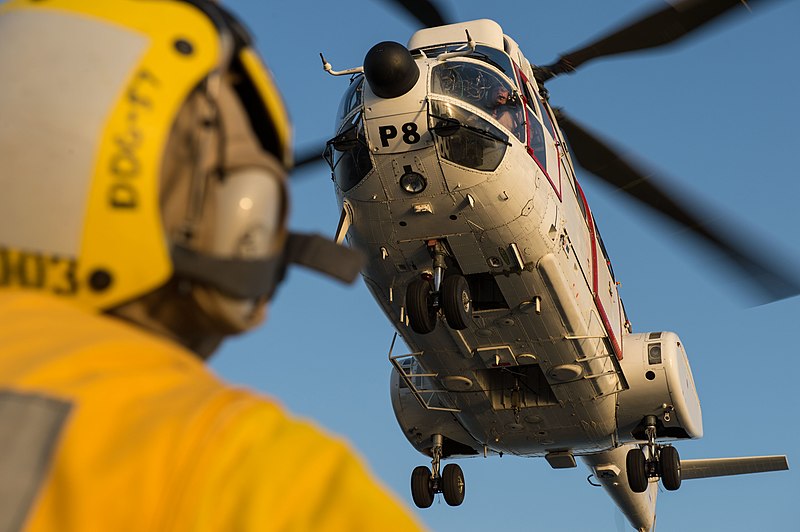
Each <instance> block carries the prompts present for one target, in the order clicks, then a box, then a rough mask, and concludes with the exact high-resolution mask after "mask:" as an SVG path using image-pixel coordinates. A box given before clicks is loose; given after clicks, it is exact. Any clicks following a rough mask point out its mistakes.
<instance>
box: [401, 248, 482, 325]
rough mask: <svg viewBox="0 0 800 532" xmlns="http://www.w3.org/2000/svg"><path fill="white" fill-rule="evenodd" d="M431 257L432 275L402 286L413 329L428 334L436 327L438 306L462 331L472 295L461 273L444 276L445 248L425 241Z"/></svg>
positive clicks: (450, 321) (469, 312) (467, 321)
mask: <svg viewBox="0 0 800 532" xmlns="http://www.w3.org/2000/svg"><path fill="white" fill-rule="evenodd" d="M428 249H429V250H430V252H431V256H432V257H433V276H431V275H430V274H427V275H423V276H422V277H420V278H418V279H415V280H413V281H411V282H410V283H409V284H408V287H407V288H406V311H407V312H408V321H409V324H410V325H411V328H412V329H413V330H414V332H416V333H419V334H428V333H429V332H432V331H433V330H434V329H435V328H436V315H437V313H438V312H439V309H441V310H442V312H443V313H444V317H445V319H446V320H447V324H448V325H449V326H450V328H451V329H457V330H463V329H466V328H467V327H468V326H469V321H470V320H471V319H472V297H471V296H470V292H469V284H468V283H467V280H466V279H465V278H464V276H463V275H460V274H457V273H454V274H450V275H448V276H446V277H445V275H444V271H445V269H446V268H447V265H446V263H445V257H446V255H447V251H446V250H445V247H444V244H442V243H441V242H439V241H438V240H431V241H429V242H428Z"/></svg>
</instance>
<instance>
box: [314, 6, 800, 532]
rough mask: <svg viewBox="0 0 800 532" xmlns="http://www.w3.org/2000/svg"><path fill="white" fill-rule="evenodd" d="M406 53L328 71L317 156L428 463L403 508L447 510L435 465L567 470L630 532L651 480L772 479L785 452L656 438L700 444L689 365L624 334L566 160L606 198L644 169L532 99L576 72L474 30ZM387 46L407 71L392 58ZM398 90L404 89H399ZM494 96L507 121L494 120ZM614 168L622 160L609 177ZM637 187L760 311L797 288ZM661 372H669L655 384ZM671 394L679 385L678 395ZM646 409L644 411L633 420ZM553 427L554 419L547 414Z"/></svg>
mask: <svg viewBox="0 0 800 532" xmlns="http://www.w3.org/2000/svg"><path fill="white" fill-rule="evenodd" d="M687 4H696V5H700V4H706V3H703V2H688V3H687ZM728 4H730V5H728V6H727V7H728V8H730V7H733V5H734V4H738V3H736V2H728ZM658 23H659V24H663V20H661V19H658ZM640 31H641V30H640ZM593 47H595V46H594V45H593ZM401 48H405V54H408V56H407V57H406V56H403V50H399V49H398V48H397V47H394V46H384V47H383V49H379V50H378V51H377V52H375V54H373V52H372V51H371V52H370V53H368V55H367V58H365V61H364V70H365V71H366V72H364V73H363V74H362V73H361V72H359V71H357V70H358V69H353V70H349V71H344V72H339V73H340V74H347V75H351V76H353V78H352V81H351V84H350V87H349V88H348V90H347V92H346V93H345V97H344V98H343V101H342V105H341V106H340V111H339V113H338V117H337V121H338V122H339V125H338V128H337V132H336V133H337V134H336V136H335V137H334V138H333V139H331V141H330V142H329V144H328V150H327V158H328V159H329V162H330V163H331V165H332V166H333V174H334V180H335V183H336V189H337V195H338V197H339V200H340V203H341V205H342V217H341V220H340V228H339V231H338V237H339V238H342V237H343V236H344V235H345V234H346V235H347V238H348V239H349V240H350V242H351V244H352V245H354V246H355V247H359V248H361V249H363V250H365V251H367V253H368V256H369V258H370V263H369V265H368V267H367V269H366V270H365V272H364V277H365V280H366V282H367V285H368V286H369V288H370V290H371V291H372V293H373V295H374V296H375V299H376V300H377V301H378V302H379V303H380V304H381V306H382V308H383V310H384V312H385V313H386V314H387V316H389V318H390V320H391V321H392V323H394V324H395V325H396V326H397V329H398V332H399V333H400V335H401V336H402V337H403V339H404V340H405V342H406V344H407V345H409V346H411V347H412V349H414V353H412V354H411V355H408V356H406V355H401V356H396V355H392V356H391V360H392V362H393V365H394V368H395V371H394V373H393V382H392V390H393V395H392V399H393V403H394V406H395V412H396V414H397V417H398V421H400V425H401V427H403V429H404V432H405V433H406V435H407V437H408V438H409V441H410V442H411V443H412V445H414V446H415V447H416V448H417V449H418V450H420V451H422V452H423V453H425V454H428V455H430V456H431V458H432V471H431V470H427V467H424V469H425V470H426V471H423V470H422V469H419V468H418V469H417V470H415V473H414V474H412V495H413V497H414V500H415V502H417V504H418V505H420V506H424V505H426V504H427V505H429V504H430V502H429V501H430V500H432V493H433V492H438V491H441V492H442V493H443V495H444V497H445V500H446V501H447V502H448V503H454V504H457V503H460V500H459V498H460V497H462V496H463V486H464V483H463V474H461V472H460V469H456V468H453V467H449V466H451V465H455V464H448V465H447V466H445V467H444V468H442V470H441V471H438V470H439V467H440V465H441V461H442V460H443V459H444V458H452V457H457V456H461V455H480V454H501V453H507V454H519V455H525V456H544V457H545V458H546V459H547V461H548V462H549V463H550V465H551V466H553V467H555V468H561V467H572V466H574V465H575V460H574V457H576V456H580V457H582V458H583V459H584V461H586V462H587V463H588V464H589V465H590V468H591V469H592V470H593V472H594V475H595V478H596V479H597V481H598V482H599V483H600V484H602V485H604V486H606V487H607V488H608V489H609V491H610V493H611V494H612V497H613V498H615V500H616V501H617V502H618V504H620V506H621V507H622V509H623V512H624V513H625V514H626V515H627V516H628V518H629V520H630V521H631V523H632V524H633V525H634V527H636V528H639V529H649V528H650V527H651V526H652V520H653V515H654V510H653V508H652V506H653V505H654V499H655V497H654V493H655V492H654V489H655V486H657V484H656V483H655V482H654V481H655V480H656V479H657V478H659V477H660V478H661V480H662V484H663V485H664V487H665V488H667V489H668V490H672V489H677V486H679V485H680V480H681V478H684V479H685V478H701V477H703V476H706V475H708V476H711V474H712V473H711V472H712V471H715V470H716V471H717V473H718V472H719V471H721V470H722V469H725V470H726V471H727V472H729V473H730V472H733V471H735V470H736V468H735V467H733V466H734V465H738V466H741V468H740V469H739V470H738V471H739V472H751V471H755V470H777V469H784V468H785V467H786V460H785V457H764V458H760V459H737V460H736V461H734V462H730V461H729V462H709V461H687V460H680V459H679V458H678V457H677V453H676V451H675V448H674V447H673V446H671V445H664V444H663V443H662V442H663V441H665V440H681V439H691V438H694V437H699V436H701V435H702V420H701V416H700V411H699V401H698V400H697V396H696V392H695V390H694V386H693V383H692V382H691V380H692V379H691V371H690V370H689V369H688V360H687V358H686V356H685V351H684V349H683V345H682V343H681V342H680V339H679V338H678V337H677V335H674V334H673V333H667V332H664V331H654V332H648V333H633V331H632V329H631V326H630V325H629V321H628V319H627V313H626V312H625V309H624V307H623V306H622V304H621V301H620V299H619V294H618V291H617V288H616V279H615V277H614V274H613V270H611V268H610V260H609V258H608V254H607V253H606V251H605V249H604V246H603V244H602V239H601V238H600V236H599V230H598V229H597V223H596V220H595V219H594V216H593V213H592V211H591V209H589V206H588V203H587V202H586V200H585V196H584V194H583V192H582V189H581V188H580V184H579V183H578V182H577V180H576V179H575V170H574V168H575V166H574V163H573V158H574V159H575V161H576V162H577V163H578V164H579V165H580V166H582V167H584V168H585V169H589V170H590V171H592V170H593V173H595V174H596V175H598V174H599V175H600V177H605V176H607V175H609V174H611V175H612V177H613V176H622V179H623V181H622V182H621V183H620V182H618V183H617V186H619V187H620V188H622V187H624V186H627V187H628V188H627V190H635V189H636V187H631V186H629V185H630V183H631V182H636V181H637V180H638V179H640V177H641V175H642V174H641V172H637V171H636V169H635V168H631V167H630V165H628V164H627V163H626V162H625V161H622V160H621V159H620V158H619V157H616V156H614V154H613V152H612V151H611V150H610V149H609V148H608V147H607V146H604V145H603V143H602V141H600V140H599V139H597V137H596V136H594V135H593V134H592V133H591V132H589V131H587V130H586V129H584V128H583V127H581V126H580V125H579V124H578V123H577V122H575V121H574V120H572V119H570V118H569V117H568V116H567V115H566V114H565V113H564V112H563V111H561V110H555V109H553V108H551V107H550V105H549V99H548V95H547V93H546V89H545V88H544V87H543V84H544V82H545V81H547V80H548V79H549V78H550V77H552V76H553V75H554V74H558V73H563V72H566V71H570V70H572V69H574V68H577V67H578V66H580V64H581V63H582V62H585V61H586V60H587V59H585V58H581V57H580V54H568V56H566V57H567V60H566V61H563V62H559V63H556V64H554V65H551V66H549V67H536V66H535V65H531V64H530V63H528V62H527V60H526V59H525V57H524V56H522V54H521V52H520V51H519V47H518V46H517V45H516V43H515V42H514V41H513V40H512V39H511V38H510V37H508V36H506V35H504V34H503V32H502V29H500V28H499V26H498V25H496V24H494V23H492V22H491V21H487V20H481V21H475V22H470V23H462V24H456V25H445V26H444V27H442V26H438V27H436V26H435V27H433V28H431V29H430V30H421V32H418V33H417V34H415V35H414V36H412V39H411V41H409V44H408V47H402V46H401ZM586 48H590V47H586ZM373 50H375V49H373ZM385 50H388V51H385ZM408 50H411V51H410V52H409V51H408ZM395 51H399V52H398V53H399V55H400V56H403V57H405V59H403V58H401V59H398V60H396V61H395V59H394V58H395ZM604 53H610V52H608V51H606V52H604ZM370 54H373V55H370ZM381 54H386V55H381ZM599 55H604V54H599ZM386 57H389V58H390V59H386ZM409 57H410V58H411V62H410V63H409V61H408V58H409ZM323 61H324V60H323ZM403 61H405V65H406V66H405V67H401V68H399V69H398V70H399V71H400V73H399V74H397V76H398V77H397V78H394V79H390V80H389V81H388V82H386V83H384V85H385V87H382V86H381V85H382V82H383V81H385V80H382V79H372V78H370V68H369V65H370V64H377V65H380V64H381V63H382V62H392V63H400V64H401V65H402V63H403ZM409 64H412V65H414V66H415V68H416V69H417V71H418V77H416V76H415V75H414V68H410V67H408V65H409ZM565 65H566V66H565ZM326 70H329V71H331V72H333V69H332V67H330V66H326ZM373 70H374V69H373ZM377 70H378V72H379V74H380V73H381V68H380V66H378V68H377ZM384 70H386V69H384ZM409 72H411V74H409ZM415 77H416V79H413V80H412V78H415ZM390 78H391V76H390ZM398 79H399V81H398ZM420 80H421V81H420ZM397 86H404V88H405V90H406V92H404V93H402V94H393V93H392V92H391V91H392V90H395V89H396V87H397ZM498 86H501V87H503V86H504V88H505V89H506V90H505V91H500V92H505V93H506V94H507V96H506V97H505V99H506V102H505V103H504V106H505V107H506V110H507V111H508V114H511V115H513V120H511V121H509V122H508V124H510V125H508V124H505V123H503V122H502V121H501V119H500V118H499V117H498V116H497V115H495V114H493V112H492V111H491V110H490V108H489V105H490V100H491V99H492V98H494V96H493V92H495V89H496V87H498ZM385 90H388V91H389V92H385ZM379 92H382V94H378V93H379ZM404 106H406V107H404ZM573 152H574V153H573ZM609 152H611V153H610V155H609ZM587 156H588V157H587ZM592 156H594V157H595V159H597V158H600V159H601V161H600V162H599V163H598V162H596V160H595V161H593V160H592ZM611 156H614V157H611ZM609 159H610V160H611V161H612V162H614V163H617V165H616V166H612V168H611V169H610V170H609V169H606V170H603V168H602V167H603V166H604V165H605V166H608V161H609ZM620 162H621V163H622V164H620ZM337 170H338V173H337ZM604 174H605V175H604ZM371 179H372V180H373V183H372V186H370V184H369V183H370V180H371ZM470 179H472V181H470ZM626 180H627V181H626ZM641 182H642V183H644V185H640V186H641V187H643V189H645V190H644V191H642V189H640V191H639V192H638V193H637V192H634V193H632V194H631V195H632V196H634V197H636V198H637V199H640V200H641V201H647V199H646V198H647V197H648V194H649V195H650V196H653V197H655V199H654V200H653V201H651V204H653V205H651V206H653V207H655V208H660V209H661V211H662V213H664V214H667V215H668V216H671V217H672V218H673V219H679V220H678V221H679V223H682V224H683V225H684V226H685V227H690V228H692V229H693V230H694V231H695V232H696V233H698V234H699V235H700V237H701V238H703V239H705V240H706V241H708V242H710V243H711V244H712V245H714V246H715V247H716V248H717V249H718V250H720V251H722V252H723V253H725V254H727V255H728V256H730V257H732V258H733V259H734V260H735V261H736V263H737V264H738V265H739V266H740V267H741V268H742V269H744V270H745V271H747V272H748V273H749V274H751V275H752V276H753V277H755V278H757V279H759V280H761V282H762V288H763V289H764V290H765V291H766V293H767V297H771V298H773V299H777V298H782V297H788V296H791V295H794V294H795V293H797V285H796V284H795V283H794V282H793V281H791V280H787V279H784V278H783V277H782V276H781V275H779V274H776V273H775V272H773V271H772V269H771V268H770V267H769V266H768V265H766V266H765V265H764V264H761V263H759V261H755V260H752V259H750V258H749V257H748V255H747V253H744V252H742V251H741V249H740V248H738V247H737V246H735V245H731V243H730V239H729V238H728V239H726V238H725V237H724V236H721V235H720V234H718V233H715V232H713V231H710V230H708V229H707V228H705V227H704V226H703V224H702V223H700V222H699V221H698V220H696V219H693V218H691V217H689V216H690V214H689V213H688V212H687V211H686V210H684V209H681V208H680V205H679V203H678V202H676V201H675V200H673V199H672V198H670V197H669V196H668V195H667V194H666V193H664V192H663V191H662V190H660V189H659V188H657V187H653V186H648V185H652V180H641ZM481 187H483V188H484V190H481ZM642 198H645V199H642ZM537 202H538V203H537ZM382 209H383V211H382ZM665 211H666V212H665ZM681 218H683V220H681ZM531 220H535V222H534V223H533V224H530V223H529V222H530V221H531ZM503 234H504V235H505V236H500V235H503ZM509 235H510V236H509ZM537 239H538V240H537ZM526 244H527V245H526ZM537 246H539V247H537ZM541 249H544V251H541ZM570 275H571V277H568V276H570ZM570 302H572V303H575V305H572V307H570V305H569V303H570ZM548 320H549V321H548ZM542 331H544V332H542ZM553 331H555V332H553ZM651 348H652V349H651ZM651 351H652V352H651ZM655 360H661V362H651V361H655ZM650 366H653V367H650ZM662 366H663V368H666V367H669V368H671V371H675V372H676V373H673V374H672V376H670V375H669V371H667V372H666V373H665V374H664V375H663V376H662V374H661V373H658V374H656V375H654V376H653V377H652V378H650V377H649V375H650V374H655V373H656V372H655V370H656V369H659V370H660V369H663V368H662ZM662 377H663V378H662ZM648 382H649V383H650V384H655V383H657V382H658V383H661V385H662V386H663V385H666V388H665V390H666V391H665V392H664V389H662V392H664V393H665V395H662V396H660V397H658V399H659V400H658V401H656V400H655V399H656V396H657V394H652V395H651V392H652V386H651V387H650V388H651V391H648V392H645V391H644V390H647V389H648ZM680 382H684V383H687V384H686V386H685V387H684V388H681V390H680V392H678V391H673V390H674V388H675V387H676V386H675V385H676V384H678V383H680ZM578 390H582V391H578ZM582 393H585V395H582ZM627 401H631V402H630V403H628V402H627ZM639 401H642V402H645V403H648V404H649V403H653V405H654V406H652V408H653V410H650V411H648V412H649V413H646V414H643V407H642V405H641V403H639ZM676 404H678V405H680V406H677V407H676ZM565 405H567V406H566V408H567V409H568V410H567V413H564V412H565ZM587 405H589V406H587ZM601 405H602V406H601ZM648 408H650V407H648ZM569 409H572V410H571V411H569ZM603 409H605V410H604V412H605V413H602V412H600V411H601V410H603ZM591 410H595V412H590V411H591ZM644 410H646V408H645V409H644ZM553 412H560V414H555V415H554V416H553V417H550V418H547V415H548V414H552V413H553ZM631 412H636V413H634V414H631ZM559 415H561V416H564V417H567V416H572V417H579V418H581V416H584V417H582V418H581V419H580V420H579V422H578V423H575V422H574V420H573V421H570V420H569V419H566V420H564V419H559ZM628 415H630V417H626V416H628ZM593 416H594V417H593ZM620 416H621V417H620ZM580 421H585V422H586V424H588V425H591V430H590V431H586V430H585V429H584V428H583V426H582V425H581V424H580ZM603 422H606V423H607V425H608V426H607V427H605V428H602V424H603ZM626 423H627V425H626ZM598 427H601V428H598ZM410 429H416V430H410ZM590 432H591V433H592V434H589V433H590ZM601 433H603V436H599V437H598V436H597V434H601ZM593 434H594V435H593ZM476 435H477V437H476ZM604 438H605V439H604ZM640 453H641V454H640ZM642 456H643V458H642ZM631 457H634V458H631ZM665 464H667V465H665ZM723 464H724V465H723ZM678 467H680V470H678V469H677V468H678ZM715 468H716V469H715ZM417 471H419V473H417ZM681 474H682V477H681ZM620 480H624V481H625V482H620ZM447 486H450V487H449V488H448V487H447ZM643 486H644V489H642V487H643ZM628 488H635V489H630V490H628ZM448 490H449V491H448ZM633 492H639V493H646V495H638V496H637V495H632V494H631V493H633ZM643 501H645V502H643Z"/></svg>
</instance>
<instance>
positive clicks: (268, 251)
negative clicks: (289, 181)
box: [0, 0, 361, 310]
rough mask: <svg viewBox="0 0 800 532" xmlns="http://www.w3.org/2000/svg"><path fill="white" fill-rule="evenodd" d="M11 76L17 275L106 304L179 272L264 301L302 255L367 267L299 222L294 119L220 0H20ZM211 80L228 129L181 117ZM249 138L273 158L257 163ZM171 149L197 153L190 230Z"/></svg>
mask: <svg viewBox="0 0 800 532" xmlns="http://www.w3.org/2000/svg"><path fill="white" fill-rule="evenodd" d="M0 76H1V77H2V79H3V83H2V88H0V161H1V163H0V185H1V187H2V188H0V220H2V221H0V287H2V288H3V289H15V290H16V289H26V290H36V291H40V292H45V293H50V294H55V295H58V296H62V297H64V298H68V299H70V300H72V301H74V302H75V303H76V304H78V305H80V306H82V307H84V308H88V309H94V310H107V309H110V308H112V307H115V306H117V305H120V304H123V303H125V302H127V301H131V300H133V299H135V298H137V297H139V296H141V295H143V294H146V293H148V292H151V291H152V290H154V289H156V288H158V287H159V286H162V285H163V284H164V283H166V282H167V281H168V280H169V279H170V278H172V277H173V276H176V277H179V278H183V279H187V280H190V281H197V282H200V283H203V284H206V285H209V286H211V287H213V288H215V289H217V290H219V291H220V292H221V293H222V294H224V295H225V296H228V297H231V298H234V299H262V300H264V299H268V298H269V297H270V296H271V294H272V292H273V290H274V288H275V286H276V285H277V284H278V283H279V282H280V280H281V279H282V277H283V272H284V270H285V267H286V265H287V263H290V262H298V263H302V264H304V265H306V266H310V267H312V268H315V269H318V270H320V271H323V272H325V273H328V274H330V275H333V276H335V277H339V278H341V279H346V280H352V278H353V277H355V275H356V274H357V272H358V270H359V268H360V265H361V259H360V257H356V256H354V255H353V254H351V252H350V251H349V250H346V249H345V248H342V247H340V246H336V245H334V244H333V243H331V242H329V241H327V240H325V239H322V238H321V237H317V236H308V235H294V234H289V233H288V232H287V231H286V228H285V225H286V190H285V188H286V187H285V173H286V171H287V170H288V169H289V168H290V166H291V140H290V136H291V131H290V125H289V121H288V117H287V114H286V111H285V109H284V106H283V103H282V101H281V98H280V96H279V94H278V92H277V89H276V87H275V85H274V83H273V81H272V79H271V77H270V75H269V73H268V72H267V70H266V69H265V67H264V66H263V65H262V64H261V62H260V60H259V58H258V57H257V55H256V54H255V53H254V51H253V50H252V48H251V40H250V37H249V36H248V34H247V32H246V31H245V30H244V29H243V27H242V26H241V25H240V24H239V23H238V22H237V21H236V20H235V19H234V18H233V17H232V16H231V15H230V14H229V13H228V12H227V11H225V10H224V9H223V8H222V7H220V6H219V5H217V4H216V2H212V1H210V0H183V1H181V0H173V1H150V0H102V1H98V0H43V1H42V0H40V1H36V0H12V1H10V2H7V3H5V4H2V5H0ZM223 79H224V80H225V83H223V82H222V80H223ZM198 94H199V95H200V96H199V98H198V99H199V100H201V104H202V105H201V106H200V107H202V109H203V110H204V111H203V112H205V113H206V114H207V119H206V122H207V123H206V125H207V126H208V129H210V130H214V132H213V133H205V132H203V131H199V132H198V134H197V135H196V136H195V137H194V140H193V141H192V142H189V143H187V142H184V141H182V140H181V139H178V138H177V136H176V131H177V130H178V129H179V128H178V124H179V122H180V117H181V116H182V113H184V112H185V110H186V107H187V101H189V99H190V98H192V97H194V96H197V95H198ZM226 113H227V114H226ZM237 113H238V114H237ZM231 116H232V117H233V119H231ZM237 124H238V125H237ZM242 124H244V125H242ZM196 129H201V130H202V129H203V128H196ZM253 137H255V138H253ZM248 142H249V144H252V145H257V146H258V150H257V151H258V152H259V153H260V154H262V155H263V154H264V152H266V154H270V160H269V162H267V163H265V162H264V161H261V160H260V159H259V160H258V161H257V164H250V161H251V160H253V159H254V158H255V159H258V156H257V155H256V156H254V155H253V153H252V151H253V150H250V152H248V150H247V149H246V147H247V146H248ZM241 146H245V149H239V148H240V147H241ZM170 150H178V151H182V153H183V154H184V155H185V156H186V157H185V159H184V162H185V163H187V164H184V165H183V166H190V167H191V168H188V169H186V171H187V175H188V176H190V177H189V178H188V179H187V181H190V183H189V184H188V185H186V188H187V193H186V194H185V197H186V198H188V200H187V201H186V202H185V203H188V204H186V205H183V206H182V207H181V208H180V212H181V213H182V214H181V216H183V217H184V218H185V219H184V220H183V221H182V222H181V230H180V231H174V230H173V229H170V228H167V227H166V225H165V217H167V215H165V213H164V209H165V205H164V197H163V195H160V191H161V190H162V188H163V186H164V183H163V182H162V174H163V173H164V169H165V167H167V166H169V165H168V164H167V163H166V162H165V161H169V159H170V156H171V154H170V153H168V152H169V151H170ZM240 155H241V156H240ZM209 161H210V162H209ZM270 162H271V164H270ZM176 165H177V166H180V164H178V163H174V162H173V166H176ZM178 169H179V170H181V169H183V168H178ZM265 169H267V170H266V171H265ZM170 232H172V233H171V234H168V233H170Z"/></svg>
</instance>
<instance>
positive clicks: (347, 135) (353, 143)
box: [325, 112, 372, 192]
mask: <svg viewBox="0 0 800 532" xmlns="http://www.w3.org/2000/svg"><path fill="white" fill-rule="evenodd" d="M325 159H326V160H327V161H328V164H329V165H330V167H331V171H332V172H333V178H334V180H335V181H336V184H337V185H338V186H339V188H340V189H341V190H342V191H344V192H347V191H348V190H350V189H351V188H353V187H354V186H356V185H357V184H358V183H360V182H361V181H362V180H363V179H364V178H365V177H366V176H367V174H369V173H370V171H372V158H371V157H370V153H369V146H368V145H367V139H366V136H365V135H364V121H363V120H362V119H361V113H360V112H358V113H355V114H354V115H353V116H352V118H350V119H349V120H346V121H344V122H343V123H342V124H341V126H340V127H339V130H338V132H337V134H336V136H335V137H334V138H333V139H331V140H330V141H329V142H328V145H327V147H326V148H325Z"/></svg>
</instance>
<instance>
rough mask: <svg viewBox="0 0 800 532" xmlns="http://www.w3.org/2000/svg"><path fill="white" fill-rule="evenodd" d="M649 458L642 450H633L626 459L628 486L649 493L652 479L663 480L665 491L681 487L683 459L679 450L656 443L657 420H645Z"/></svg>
mask: <svg viewBox="0 0 800 532" xmlns="http://www.w3.org/2000/svg"><path fill="white" fill-rule="evenodd" d="M645 421H646V428H645V434H647V444H646V445H645V446H644V447H645V448H647V449H648V451H649V452H648V455H649V458H648V457H646V456H645V453H644V450H643V449H642V448H638V449H631V450H630V451H628V454H627V456H626V459H625V466H626V469H627V475H628V485H629V486H630V488H631V491H633V492H635V493H644V492H645V491H647V485H648V483H649V480H650V479H651V478H659V477H660V478H661V484H662V485H663V486H664V489H667V490H669V491H675V490H677V489H678V488H680V487H681V459H680V456H679V455H678V450H677V449H676V448H675V447H673V446H671V445H659V444H657V443H656V418H655V416H647V418H645Z"/></svg>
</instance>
